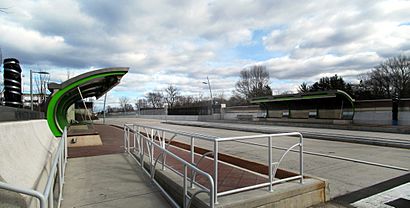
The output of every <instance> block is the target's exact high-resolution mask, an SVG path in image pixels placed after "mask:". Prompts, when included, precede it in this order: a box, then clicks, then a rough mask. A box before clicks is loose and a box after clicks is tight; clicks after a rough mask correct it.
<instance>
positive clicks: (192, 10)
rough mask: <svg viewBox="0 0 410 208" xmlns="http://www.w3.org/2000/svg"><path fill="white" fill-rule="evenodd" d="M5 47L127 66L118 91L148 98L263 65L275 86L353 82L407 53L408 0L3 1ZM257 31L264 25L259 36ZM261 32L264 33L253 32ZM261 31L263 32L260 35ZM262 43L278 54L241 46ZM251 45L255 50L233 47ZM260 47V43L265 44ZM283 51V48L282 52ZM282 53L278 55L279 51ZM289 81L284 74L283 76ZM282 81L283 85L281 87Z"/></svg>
mask: <svg viewBox="0 0 410 208" xmlns="http://www.w3.org/2000/svg"><path fill="white" fill-rule="evenodd" d="M1 4H2V5H1V6H2V7H7V8H9V9H8V11H7V12H8V13H7V14H0V32H1V34H2V38H1V39H0V46H1V48H2V50H3V54H4V55H5V56H13V57H17V58H19V59H20V60H21V61H22V63H23V64H27V65H36V64H38V65H39V66H40V67H43V66H44V67H46V68H48V69H50V70H51V72H52V74H53V76H54V77H55V80H62V79H63V78H64V77H66V74H67V72H66V71H67V69H70V70H71V72H72V73H81V72H84V71H86V70H89V69H91V68H103V67H110V66H129V67H130V68H131V69H130V73H129V74H128V75H127V76H126V77H124V79H123V82H122V83H121V84H120V85H119V86H117V88H116V91H115V92H116V93H119V94H121V93H128V94H132V95H133V96H142V95H143V94H144V93H146V92H147V91H150V90H155V89H161V88H163V87H165V86H166V85H168V84H174V85H177V87H179V88H181V90H183V91H185V92H186V93H193V94H196V93H200V92H205V93H206V92H207V91H206V90H207V86H204V85H203V84H201V83H202V81H203V80H204V79H205V78H206V76H209V77H210V79H211V82H212V83H214V85H213V88H215V89H214V90H215V91H218V90H219V91H228V92H227V93H230V91H231V90H232V89H233V88H234V84H235V81H236V80H237V79H238V75H239V71H240V70H241V69H242V68H244V67H246V66H249V65H252V64H264V65H266V66H267V67H268V69H269V70H270V73H271V77H272V87H273V88H278V86H282V88H286V89H291V90H295V88H296V86H297V85H298V83H301V82H302V81H305V80H306V81H314V79H317V78H318V77H320V76H322V75H327V74H335V73H337V74H339V75H343V76H346V77H348V78H349V79H351V80H353V77H355V76H357V74H360V73H363V72H365V71H367V70H369V69H371V68H372V67H373V66H374V65H376V64H377V63H379V62H380V61H382V60H384V59H385V58H387V57H390V56H395V55H398V54H400V53H409V52H410V44H409V42H410V41H409V40H410V36H409V35H408V34H410V26H408V25H406V24H404V25H402V23H406V22H407V23H408V21H409V17H410V16H409V15H408V11H409V9H410V2H409V1H400V0H392V1H353V0H352V1H350V0H343V1H342V0H336V1H314V2H310V3H306V2H305V1H271V0H267V1H253V0H239V1H235V2H232V1H230V0H218V1H213V0H198V1H188V0H180V1H162V0H150V1H133V0H126V1H121V3H119V2H117V1H111V0H98V1H97V0H89V1H77V0H57V1H48V0H38V1H30V0H22V1H12V0H5V1H3V2H2V3H1ZM258 31H264V34H262V36H263V37H262V38H261V37H260V34H259V36H257V35H258V34H256V33H257V32H258ZM255 37H257V38H259V39H255ZM260 38H261V39H260ZM258 44H260V45H263V46H264V47H265V50H266V51H257V52H260V53H266V54H273V55H272V57H269V56H264V58H263V59H257V61H256V60H252V59H250V58H248V57H245V56H244V55H243V54H247V53H249V54H251V53H254V51H253V49H252V47H254V46H255V45H258ZM238 46H240V47H242V48H245V49H246V48H247V47H249V52H246V51H241V53H238V51H236V50H245V49H238ZM259 50H263V48H261V49H259ZM275 54H276V55H275ZM277 54H280V55H277ZM284 80H285V81H284ZM277 83H280V85H278V84H277Z"/></svg>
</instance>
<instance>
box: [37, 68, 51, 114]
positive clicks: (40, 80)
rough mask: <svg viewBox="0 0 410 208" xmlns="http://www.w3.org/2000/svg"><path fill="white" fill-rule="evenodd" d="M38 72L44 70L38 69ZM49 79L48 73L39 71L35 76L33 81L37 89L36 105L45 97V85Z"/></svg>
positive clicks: (43, 100)
mask: <svg viewBox="0 0 410 208" xmlns="http://www.w3.org/2000/svg"><path fill="white" fill-rule="evenodd" d="M38 71H40V72H45V71H44V70H38ZM49 81H50V75H49V74H48V73H39V74H38V76H35V79H34V82H35V87H36V89H37V93H38V95H37V97H38V105H39V106H41V104H42V103H43V102H45V100H46V99H47V85H48V83H49Z"/></svg>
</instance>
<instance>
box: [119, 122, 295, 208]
mask: <svg viewBox="0 0 410 208" xmlns="http://www.w3.org/2000/svg"><path fill="white" fill-rule="evenodd" d="M130 132H132V133H134V144H133V146H132V145H131V143H130V140H129V137H130ZM165 132H166V133H170V134H171V135H173V136H172V138H171V139H169V142H168V144H166V140H165V137H164V133H165ZM159 135H162V136H159ZM177 135H180V136H185V137H188V139H189V140H190V143H189V146H190V148H189V152H190V155H191V157H190V161H185V160H183V159H181V158H179V157H178V156H177V155H175V154H173V153H172V152H170V151H168V150H167V147H168V146H169V144H170V140H172V139H174V138H175V137H176V136H177ZM136 136H137V137H138V138H136ZM279 136H297V137H299V142H297V143H295V144H293V145H291V146H290V147H288V148H285V149H286V151H285V152H284V153H283V154H282V156H281V157H280V159H279V161H278V162H273V158H272V148H273V146H272V139H273V138H274V137H279ZM142 138H143V139H144V141H145V143H146V145H147V147H146V148H142V149H141V147H143V146H144V144H142V142H141V139H142ZM260 138H267V139H268V146H267V147H268V164H267V166H268V170H269V171H268V177H269V182H266V183H262V184H256V185H252V186H247V187H242V188H237V189H233V190H229V191H225V192H221V193H218V164H219V159H218V156H219V154H218V152H219V143H220V142H226V141H237V140H245V139H260ZM195 139H202V140H206V141H210V142H212V143H213V149H212V150H211V151H210V152H207V153H205V154H203V155H201V157H200V159H199V160H198V161H197V162H195V157H194V155H195V151H194V150H195V142H194V141H195ZM156 140H158V142H159V144H157V143H156ZM137 144H138V147H137V146H136V145H137ZM297 147H299V150H298V152H299V174H298V175H297V176H292V177H287V178H282V179H277V180H274V176H275V174H276V171H277V169H278V167H279V165H280V163H281V162H282V160H283V158H284V157H285V156H286V155H287V153H289V152H291V150H292V151H293V149H294V148H297ZM154 148H159V149H160V151H161V153H160V155H158V157H157V158H156V159H155V161H154V159H153V158H154V157H153V155H154V152H153V151H154ZM130 149H133V150H134V151H135V152H136V150H138V155H139V157H140V160H139V161H141V164H142V163H143V161H144V160H143V157H144V155H145V154H144V149H147V153H148V157H149V159H150V171H151V172H155V170H154V169H155V165H156V164H157V163H158V161H159V158H160V157H161V156H162V161H161V162H162V165H163V167H164V166H167V167H169V168H170V169H171V170H173V171H174V172H175V173H177V174H178V175H181V176H183V177H186V174H180V173H179V172H177V171H176V170H174V169H173V168H172V167H170V166H168V165H167V164H166V157H165V156H166V155H171V157H174V158H175V159H177V161H179V162H181V163H183V164H184V167H186V166H189V167H190V168H191V170H192V173H191V177H190V182H191V188H194V186H193V184H196V185H198V186H199V187H201V188H204V187H203V186H202V185H200V184H199V183H196V181H195V176H196V174H197V173H200V171H199V170H201V169H199V163H200V161H201V160H202V159H203V158H204V157H206V156H208V155H210V154H212V155H213V163H214V172H213V176H212V177H211V176H210V175H209V174H207V175H206V176H207V177H208V176H209V177H211V179H212V181H211V182H212V187H211V189H213V191H212V193H213V197H212V198H213V199H212V198H211V200H213V204H211V207H213V206H214V205H215V204H216V203H217V198H218V196H225V195H229V194H233V193H238V192H242V191H246V190H252V189H257V188H262V187H268V191H270V192H271V191H273V187H272V186H273V185H274V184H278V183H282V182H286V181H291V180H296V179H299V180H300V183H303V135H302V134H301V133H300V132H288V133H277V134H258V135H251V136H236V137H224V138H221V137H217V136H208V135H203V134H198V133H191V132H185V131H180V130H170V129H166V128H160V127H151V126H147V125H140V124H125V125H124V150H125V152H128V153H129V154H131V155H134V154H132V153H131V152H130ZM134 159H136V158H135V157H134ZM136 160H137V159H136ZM137 162H138V160H137ZM152 165H154V169H153V167H152ZM141 166H142V165H141ZM143 169H144V168H143ZM162 170H164V168H163V169H162ZM144 171H145V172H146V173H147V174H150V173H148V172H147V171H146V170H145V169H144ZM201 171H202V170H201ZM204 173H206V172H204ZM154 174H155V173H154ZM150 176H151V178H153V176H152V175H150ZM185 180H186V179H185V178H184V181H185ZM185 185H186V184H185V183H184V186H185ZM161 190H162V191H164V190H163V189H161ZM184 190H185V187H184ZM210 193H211V192H210ZM165 195H166V196H168V198H169V195H168V194H167V193H165ZM170 200H172V201H173V199H170ZM184 200H185V197H184ZM173 202H174V201H173ZM189 204H190V203H188V204H186V203H185V201H184V207H185V206H186V205H189ZM174 205H175V202H174Z"/></svg>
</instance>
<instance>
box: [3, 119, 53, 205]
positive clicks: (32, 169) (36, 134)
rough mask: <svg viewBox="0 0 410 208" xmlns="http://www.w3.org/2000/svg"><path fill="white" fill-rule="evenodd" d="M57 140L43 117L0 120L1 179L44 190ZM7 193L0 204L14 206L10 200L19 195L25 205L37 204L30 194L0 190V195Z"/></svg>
mask: <svg viewBox="0 0 410 208" xmlns="http://www.w3.org/2000/svg"><path fill="white" fill-rule="evenodd" d="M58 141H59V139H58V138H55V137H54V135H53V134H52V132H51V131H50V129H49V127H48V124H47V121H46V120H43V119H42V120H31V121H16V122H4V123H0V167H1V168H0V180H1V181H2V182H5V183H8V184H11V185H16V186H20V187H24V188H28V189H34V190H37V191H40V192H43V191H44V188H45V186H46V182H47V177H48V175H49V171H50V163H51V160H52V157H53V153H54V152H55V150H56V148H57V145H58ZM4 194H6V195H7V196H5V195H4ZM6 197H7V198H8V199H9V200H7V201H3V200H0V207H9V206H16V205H15V204H14V205H13V204H12V203H13V201H21V199H23V200H24V201H25V207H37V206H38V202H37V200H36V199H33V198H32V197H29V196H25V195H20V194H17V195H16V194H13V195H12V196H10V193H7V192H5V191H1V192H0V198H1V199H3V198H6ZM8 203H10V204H8ZM19 207H21V206H19Z"/></svg>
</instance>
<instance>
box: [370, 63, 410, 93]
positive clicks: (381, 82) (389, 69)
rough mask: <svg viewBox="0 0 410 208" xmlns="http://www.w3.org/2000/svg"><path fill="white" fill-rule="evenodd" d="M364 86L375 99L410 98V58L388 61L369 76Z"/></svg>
mask: <svg viewBox="0 0 410 208" xmlns="http://www.w3.org/2000/svg"><path fill="white" fill-rule="evenodd" d="M363 84H364V86H366V87H367V88H368V89H369V90H370V91H371V94H372V95H373V96H374V97H375V98H392V97H395V96H398V97H410V57H409V56H405V55H399V56H397V57H393V58H389V59H387V60H386V61H384V62H382V63H381V64H379V65H378V66H376V67H375V68H374V69H373V70H372V71H371V72H370V73H368V74H367V76H366V77H365V79H364V81H363Z"/></svg>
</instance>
